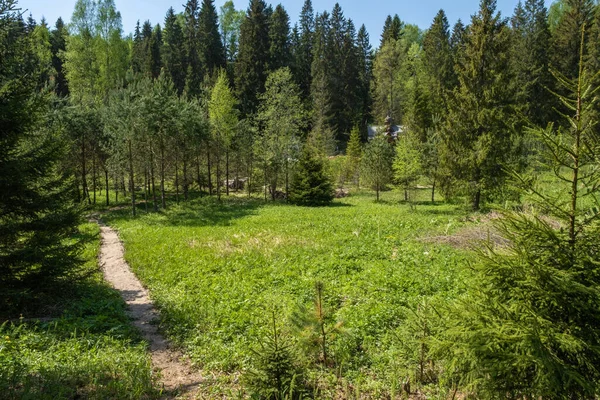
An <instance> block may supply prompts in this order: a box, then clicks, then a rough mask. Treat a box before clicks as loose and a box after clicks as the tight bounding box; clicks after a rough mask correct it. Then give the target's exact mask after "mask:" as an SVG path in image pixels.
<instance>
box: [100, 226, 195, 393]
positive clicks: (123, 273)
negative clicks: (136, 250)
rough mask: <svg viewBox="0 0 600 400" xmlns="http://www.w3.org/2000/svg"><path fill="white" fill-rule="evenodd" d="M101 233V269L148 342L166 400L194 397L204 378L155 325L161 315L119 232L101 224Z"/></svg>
mask: <svg viewBox="0 0 600 400" xmlns="http://www.w3.org/2000/svg"><path fill="white" fill-rule="evenodd" d="M99 225H100V230H101V239H102V241H101V247H100V267H101V268H102V272H103V273H104V278H105V279H106V281H107V282H109V283H110V284H111V285H112V286H113V287H114V288H115V289H116V290H118V291H119V293H120V294H121V296H122V297H123V299H124V300H125V302H126V303H127V306H128V315H129V316H130V317H131V319H132V320H133V321H132V323H133V325H134V326H135V327H136V328H137V329H139V330H140V332H141V333H142V335H143V337H144V339H145V340H146V341H148V344H149V351H150V353H151V355H152V365H153V368H154V370H155V371H159V372H160V383H161V384H162V385H163V387H164V389H165V390H164V392H165V396H164V398H165V399H169V398H174V397H175V396H177V398H193V397H194V394H195V393H197V391H198V390H199V387H200V383H201V382H202V380H203V378H202V375H201V374H200V373H199V372H196V371H194V370H193V369H192V367H191V365H190V363H189V361H188V360H187V359H186V358H185V357H184V356H183V354H181V353H180V352H179V351H177V350H175V349H173V348H172V347H171V346H170V344H169V342H168V341H167V340H166V339H165V337H164V336H163V335H161V334H160V333H159V332H158V329H157V325H156V324H155V323H153V322H155V321H156V320H157V319H158V313H157V311H156V309H155V308H154V305H153V304H152V301H151V300H150V297H149V296H148V292H147V291H146V289H144V287H143V286H142V284H141V283H140V281H139V280H138V279H137V278H136V276H135V275H134V274H133V272H131V270H130V268H129V265H128V264H127V262H125V259H124V257H123V255H124V249H123V244H122V243H121V240H120V239H119V236H118V234H117V232H116V231H115V230H114V229H112V228H110V227H108V226H105V225H104V224H102V223H101V222H100V223H99Z"/></svg>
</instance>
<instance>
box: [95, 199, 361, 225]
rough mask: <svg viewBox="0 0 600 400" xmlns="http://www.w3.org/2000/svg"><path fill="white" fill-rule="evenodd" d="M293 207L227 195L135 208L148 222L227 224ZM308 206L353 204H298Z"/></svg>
mask: <svg viewBox="0 0 600 400" xmlns="http://www.w3.org/2000/svg"><path fill="white" fill-rule="evenodd" d="M290 206H291V207H294V206H293V205H291V204H290V203H287V202H285V201H279V200H276V201H271V200H268V201H266V202H265V201H264V200H263V199H257V198H251V199H248V198H245V197H234V196H231V197H226V196H223V197H222V199H221V201H218V200H217V198H216V197H196V198H194V199H191V200H189V201H186V202H183V201H182V202H180V203H179V204H172V203H168V204H167V209H166V210H159V211H157V212H154V211H152V207H149V208H148V211H146V207H145V205H144V204H138V205H137V207H136V210H137V215H138V218H142V219H145V221H144V222H146V223H147V224H148V225H161V226H186V227H203V226H230V225H231V223H232V221H234V220H236V219H240V218H244V217H247V216H250V215H256V214H257V213H258V210H259V209H261V208H263V207H290ZM298 207H304V208H307V209H326V208H345V207H354V205H353V204H349V203H346V202H343V201H334V202H332V203H330V204H327V205H323V206H298ZM131 218H133V217H132V215H131V208H130V207H118V208H113V209H112V210H109V211H108V212H107V213H106V214H104V216H103V217H102V219H103V220H104V221H105V222H106V223H108V224H109V225H110V223H111V221H115V220H128V219H131Z"/></svg>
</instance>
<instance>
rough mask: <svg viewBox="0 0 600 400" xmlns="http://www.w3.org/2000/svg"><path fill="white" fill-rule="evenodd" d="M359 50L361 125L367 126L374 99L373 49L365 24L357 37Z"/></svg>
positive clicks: (359, 120)
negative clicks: (372, 86)
mask: <svg viewBox="0 0 600 400" xmlns="http://www.w3.org/2000/svg"><path fill="white" fill-rule="evenodd" d="M356 45H357V52H358V59H357V67H358V85H359V86H358V90H357V92H358V93H357V96H358V100H359V102H360V103H359V108H360V109H359V119H358V122H359V126H361V127H366V125H367V122H369V121H370V120H371V108H372V107H373V100H372V97H371V80H372V79H373V49H372V47H371V43H370V40H369V33H368V32H367V28H366V27H365V25H364V24H363V25H361V27H360V29H359V30H358V34H357V37H356ZM361 133H362V134H363V135H362V136H363V138H364V137H365V136H366V129H363V132H361Z"/></svg>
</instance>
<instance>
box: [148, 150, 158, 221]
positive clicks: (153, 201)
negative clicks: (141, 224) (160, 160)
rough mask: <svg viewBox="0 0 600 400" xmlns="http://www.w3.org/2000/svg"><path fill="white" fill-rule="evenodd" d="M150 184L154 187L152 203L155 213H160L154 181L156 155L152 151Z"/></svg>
mask: <svg viewBox="0 0 600 400" xmlns="http://www.w3.org/2000/svg"><path fill="white" fill-rule="evenodd" d="M150 183H151V185H152V203H153V206H154V211H158V203H157V201H156V185H155V180H154V153H153V152H152V149H150Z"/></svg>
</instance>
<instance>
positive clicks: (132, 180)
mask: <svg viewBox="0 0 600 400" xmlns="http://www.w3.org/2000/svg"><path fill="white" fill-rule="evenodd" d="M129 185H130V186H129V187H130V189H131V214H132V215H133V216H134V217H135V211H136V210H135V180H134V177H133V150H132V148H131V140H129Z"/></svg>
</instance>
